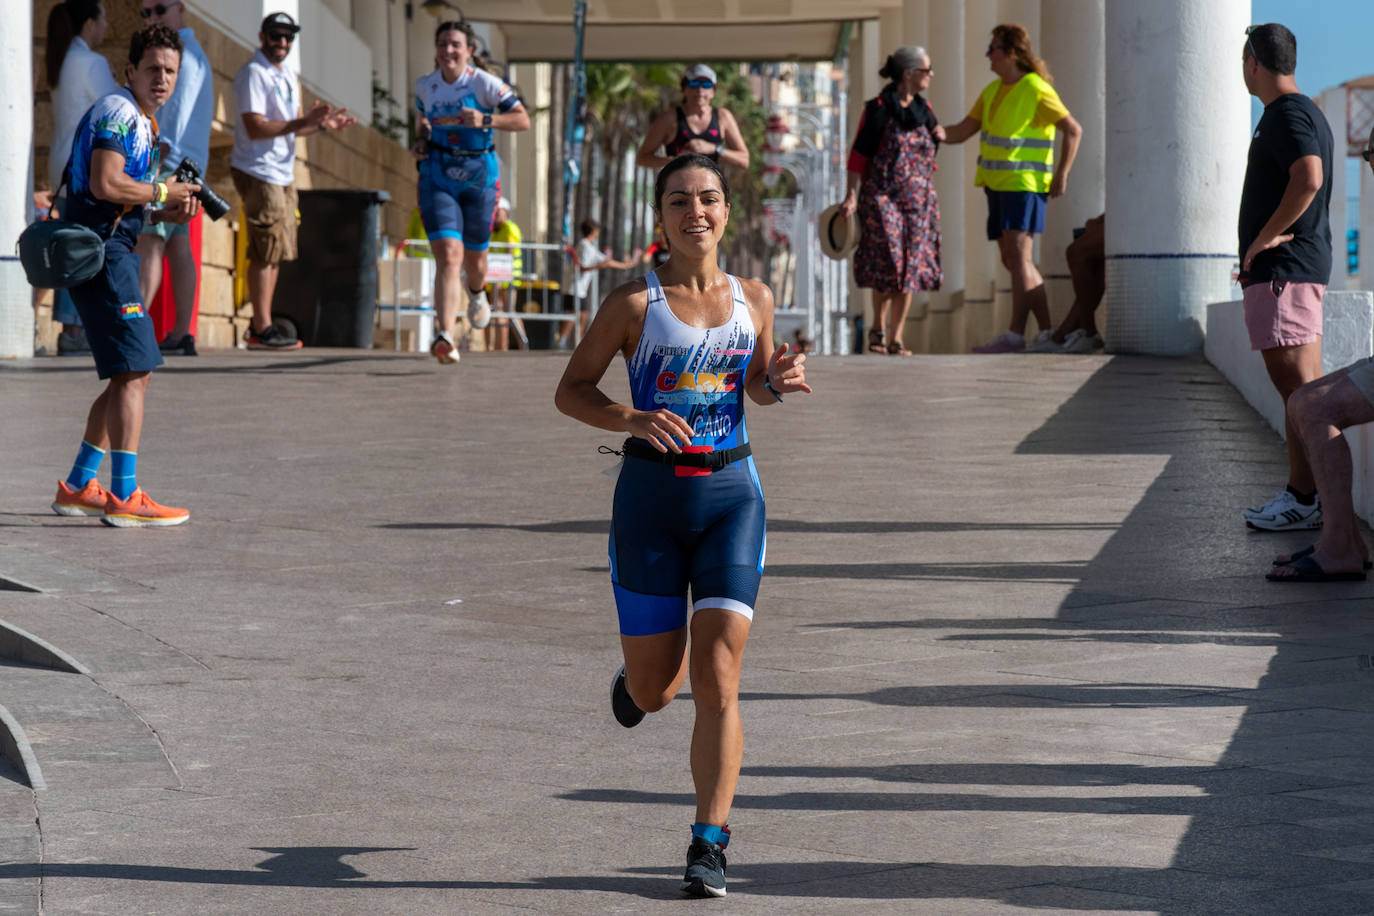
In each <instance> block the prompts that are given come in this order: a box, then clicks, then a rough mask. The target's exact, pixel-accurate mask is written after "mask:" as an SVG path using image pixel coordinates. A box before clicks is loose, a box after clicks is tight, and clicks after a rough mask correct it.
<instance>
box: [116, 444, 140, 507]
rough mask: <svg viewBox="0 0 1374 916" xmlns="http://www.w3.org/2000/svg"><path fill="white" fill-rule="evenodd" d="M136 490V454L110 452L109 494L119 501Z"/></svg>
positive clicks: (117, 450) (117, 451) (118, 451)
mask: <svg viewBox="0 0 1374 916" xmlns="http://www.w3.org/2000/svg"><path fill="white" fill-rule="evenodd" d="M137 489H138V452H121V451H120V450H119V449H114V450H112V451H111V452H110V492H111V493H113V494H114V495H115V496H117V497H118V498H119V499H120V500H121V501H122V500H126V499H128V498H129V497H130V496H132V495H133V492H134V490H137Z"/></svg>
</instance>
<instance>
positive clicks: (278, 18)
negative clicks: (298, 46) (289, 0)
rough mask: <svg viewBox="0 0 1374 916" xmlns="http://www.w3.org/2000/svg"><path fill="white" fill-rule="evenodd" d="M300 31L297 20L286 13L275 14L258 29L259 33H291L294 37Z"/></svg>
mask: <svg viewBox="0 0 1374 916" xmlns="http://www.w3.org/2000/svg"><path fill="white" fill-rule="evenodd" d="M300 30H301V27H300V26H298V25H296V20H294V19H292V18H291V17H290V16H289V15H287V14H286V13H273V14H272V15H270V16H268V17H267V18H266V19H264V20H263V21H262V28H260V29H258V31H259V32H274V31H275V32H290V33H291V34H292V35H294V34H296V33H297V32H299V31H300Z"/></svg>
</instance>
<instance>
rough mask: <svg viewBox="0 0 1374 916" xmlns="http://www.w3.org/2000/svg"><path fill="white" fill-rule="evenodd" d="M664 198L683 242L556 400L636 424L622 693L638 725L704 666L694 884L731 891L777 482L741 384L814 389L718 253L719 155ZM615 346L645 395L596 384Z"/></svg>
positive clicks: (614, 692) (620, 300) (586, 344)
mask: <svg viewBox="0 0 1374 916" xmlns="http://www.w3.org/2000/svg"><path fill="white" fill-rule="evenodd" d="M654 208H655V212H656V215H657V217H658V221H659V224H660V225H661V226H662V227H663V231H664V234H665V236H666V238H667V239H668V241H669V244H670V245H671V249H672V255H671V256H670V257H669V259H668V262H667V263H666V264H665V265H663V266H662V267H660V268H659V269H658V270H656V271H654V272H653V273H650V274H648V275H647V276H646V277H644V278H643V279H640V280H635V281H632V282H630V283H627V284H625V285H624V286H621V287H620V288H618V289H616V290H615V291H614V292H612V293H611V294H610V296H608V297H607V298H606V301H605V302H604V303H603V304H602V306H601V308H600V310H599V311H598V312H597V314H596V318H595V319H594V320H593V321H592V325H591V327H590V328H589V329H588V331H587V335H586V336H585V337H584V338H583V339H582V343H581V344H579V345H578V348H577V350H576V351H574V353H573V355H572V359H571V360H570V361H569V362H568V368H567V370H566V371H565V372H564V373H563V379H562V381H560V382H559V385H558V393H557V395H556V397H555V401H556V403H557V405H558V409H559V410H561V411H563V412H564V413H566V414H567V415H569V416H571V417H573V418H575V419H577V420H581V421H582V422H584V423H587V424H589V425H591V426H596V427H599V428H601V429H609V430H613V431H616V432H625V433H628V434H629V435H630V438H629V439H627V440H626V441H625V460H624V463H623V465H622V467H621V470H620V478H619V481H618V482H617V484H616V493H615V502H614V508H613V513H612V520H611V538H610V560H611V581H612V584H613V588H614V592H615V603H616V610H617V612H618V614H619V617H620V643H621V648H622V650H623V652H624V656H625V664H624V666H622V667H621V669H620V670H619V671H617V672H616V675H615V678H614V679H613V680H612V684H611V708H612V711H613V713H614V714H615V717H616V719H617V721H619V722H620V724H621V725H624V726H626V727H627V728H629V727H633V726H635V725H637V724H639V722H640V721H641V720H642V719H643V718H644V714H645V713H646V712H655V711H657V710H659V709H662V708H663V707H664V706H666V705H668V703H669V701H671V700H672V698H673V697H674V696H675V695H676V694H677V692H678V689H679V688H680V687H681V686H682V682H683V679H684V678H685V677H686V675H687V672H688V670H689V669H690V671H691V675H692V699H693V702H694V703H695V704H696V714H697V723H696V727H695V728H694V729H693V731H692V750H691V761H692V778H693V782H694V783H695V785H696V790H697V809H696V823H694V824H693V825H692V841H691V845H690V846H689V847H688V851H687V872H686V874H685V876H684V877H683V880H682V885H681V888H682V891H683V893H685V894H687V895H688V896H694V897H723V896H725V852H724V850H725V846H726V844H727V843H728V842H729V839H730V831H729V829H728V828H727V827H726V826H725V824H726V820H727V818H728V816H729V813H730V805H731V802H732V801H733V799H734V794H735V785H736V783H737V782H738V781H739V770H740V760H741V748H742V746H743V731H742V728H741V725H740V714H739V675H740V660H741V658H742V657H743V654H744V644H745V641H746V639H747V638H748V636H749V626H750V623H751V622H752V620H753V616H754V602H755V599H756V597H757V595H758V588H759V577H760V576H761V575H762V573H763V561H764V537H765V536H764V507H763V492H762V490H761V489H760V487H759V478H758V473H757V472H756V471H755V469H754V460H753V458H752V457H750V448H749V437H748V433H747V431H746V429H745V424H744V396H745V394H748V395H749V397H750V399H751V400H753V401H754V403H756V404H759V405H763V406H768V405H771V404H776V403H778V402H780V401H782V399H783V396H784V395H786V394H790V393H792V392H809V391H810V390H811V388H810V386H809V385H807V384H806V376H805V370H804V367H803V365H802V364H803V362H804V361H805V359H806V357H804V356H803V355H801V354H800V353H796V354H793V353H790V352H789V348H788V346H787V344H783V345H781V346H780V347H778V348H777V350H776V351H775V350H773V348H772V342H773V294H772V292H770V291H769V289H768V287H767V286H765V285H764V284H763V283H759V282H757V281H753V280H740V279H738V278H736V277H732V276H730V275H728V274H726V273H723V272H722V271H721V270H720V268H719V266H717V261H716V258H717V247H718V245H719V244H720V239H721V236H722V235H723V234H724V232H725V225H726V223H727V222H728V220H729V216H730V203H729V186H728V185H727V184H726V182H725V178H724V176H722V175H721V172H720V167H719V166H718V165H717V164H716V162H715V161H714V160H712V159H710V158H708V157H706V156H701V155H692V154H689V155H685V156H681V157H679V158H677V159H674V160H673V161H672V162H671V163H669V164H668V165H667V166H666V167H665V168H664V169H663V170H662V171H661V172H660V173H659V175H658V180H657V181H656V182H655V186H654ZM617 352H619V353H621V354H622V355H623V356H624V357H625V363H626V367H627V368H628V370H629V374H630V388H631V391H632V394H633V397H632V400H633V404H619V403H616V402H614V401H612V400H611V399H610V398H608V397H607V396H606V395H605V393H603V392H602V391H601V389H600V388H599V387H598V386H599V385H600V382H601V379H602V377H603V376H604V375H605V373H606V370H607V368H608V367H609V366H610V364H611V361H612V360H613V359H614V358H615V355H616V353H617ZM689 590H690V594H691V601H690V603H689V601H688V593H689ZM689 635H690V637H691V652H690V655H689V654H688V636H689Z"/></svg>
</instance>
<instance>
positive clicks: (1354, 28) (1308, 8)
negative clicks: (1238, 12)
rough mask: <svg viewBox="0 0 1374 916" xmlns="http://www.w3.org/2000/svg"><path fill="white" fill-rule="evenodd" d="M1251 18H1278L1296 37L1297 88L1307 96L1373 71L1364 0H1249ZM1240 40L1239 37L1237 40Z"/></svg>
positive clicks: (1372, 22) (1372, 24) (1369, 11)
mask: <svg viewBox="0 0 1374 916" xmlns="http://www.w3.org/2000/svg"><path fill="white" fill-rule="evenodd" d="M1250 21H1251V22H1256V23H1259V22H1281V23H1283V24H1284V25H1286V26H1288V27H1289V28H1290V29H1292V30H1293V34H1294V35H1296V36H1297V39H1298V72H1297V78H1298V88H1299V89H1301V90H1302V91H1303V92H1304V93H1306V94H1307V95H1316V94H1317V93H1318V92H1321V91H1322V90H1323V89H1327V88H1329V87H1331V86H1335V85H1337V84H1339V83H1343V82H1345V81H1346V80H1349V79H1354V78H1355V77H1357V76H1367V75H1369V74H1371V73H1374V53H1370V45H1369V39H1370V36H1371V35H1374V3H1371V2H1369V0H1363V2H1356V0H1252V2H1251V4H1250ZM1239 40H1240V41H1241V42H1242V43H1243V41H1244V39H1243V38H1242V39H1239Z"/></svg>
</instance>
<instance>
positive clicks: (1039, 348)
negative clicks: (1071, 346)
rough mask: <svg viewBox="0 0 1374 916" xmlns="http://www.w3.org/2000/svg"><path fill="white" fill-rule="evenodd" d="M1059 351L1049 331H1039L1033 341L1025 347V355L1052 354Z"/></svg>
mask: <svg viewBox="0 0 1374 916" xmlns="http://www.w3.org/2000/svg"><path fill="white" fill-rule="evenodd" d="M1058 349H1059V344H1057V343H1055V342H1054V334H1052V333H1050V332H1049V331H1041V332H1040V333H1039V334H1036V335H1035V340H1033V341H1031V342H1030V343H1029V344H1027V345H1026V349H1025V351H1024V352H1026V353H1053V352H1054V351H1055V350H1058Z"/></svg>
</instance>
